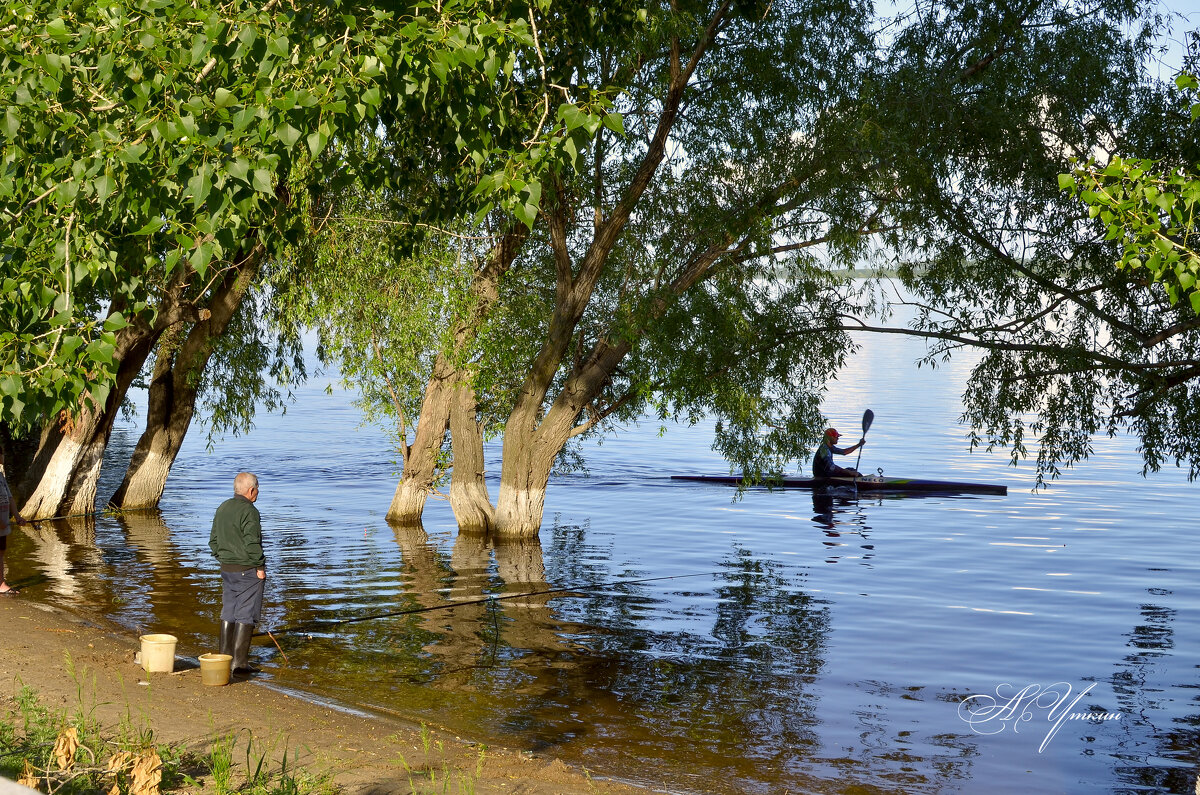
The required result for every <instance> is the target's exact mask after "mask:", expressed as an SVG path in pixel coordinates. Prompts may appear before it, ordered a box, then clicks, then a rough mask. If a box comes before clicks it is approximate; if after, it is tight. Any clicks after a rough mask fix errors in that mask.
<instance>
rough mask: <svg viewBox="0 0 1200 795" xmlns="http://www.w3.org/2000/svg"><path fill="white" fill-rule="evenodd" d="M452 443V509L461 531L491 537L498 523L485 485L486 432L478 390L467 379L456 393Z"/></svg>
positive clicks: (452, 418) (462, 380) (452, 414)
mask: <svg viewBox="0 0 1200 795" xmlns="http://www.w3.org/2000/svg"><path fill="white" fill-rule="evenodd" d="M450 440H451V444H452V446H453V452H454V467H453V469H452V470H451V472H450V507H451V508H452V509H453V510H454V518H455V519H456V520H457V521H458V529H459V530H460V531H461V532H467V533H488V532H490V531H491V530H492V528H493V527H494V525H495V522H496V514H495V511H494V510H493V509H492V501H491V498H490V497H489V496H488V490H487V483H486V482H485V481H484V470H485V467H484V461H483V428H482V425H481V424H480V422H479V417H478V404H477V401H476V397H475V390H474V389H473V388H472V387H471V385H470V384H469V383H465V379H460V382H459V383H458V384H457V386H456V387H455V389H454V395H453V406H452V408H451V411H450Z"/></svg>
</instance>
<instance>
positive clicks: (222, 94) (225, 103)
mask: <svg viewBox="0 0 1200 795" xmlns="http://www.w3.org/2000/svg"><path fill="white" fill-rule="evenodd" d="M236 101H237V96H236V95H235V94H234V93H233V92H232V91H230V90H229V89H227V88H218V89H217V90H216V92H214V94H213V104H214V105H216V106H217V107H218V108H228V107H229V106H230V105H232V104H234V102H236Z"/></svg>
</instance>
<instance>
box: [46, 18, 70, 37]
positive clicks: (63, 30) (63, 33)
mask: <svg viewBox="0 0 1200 795" xmlns="http://www.w3.org/2000/svg"><path fill="white" fill-rule="evenodd" d="M46 34H47V35H48V36H50V38H52V39H54V40H55V41H57V42H59V43H60V44H61V43H63V42H66V41H67V40H68V39H69V38H70V36H68V35H67V21H66V20H65V19H63V18H62V17H55V18H54V19H52V20H50V21H49V22H48V23H46Z"/></svg>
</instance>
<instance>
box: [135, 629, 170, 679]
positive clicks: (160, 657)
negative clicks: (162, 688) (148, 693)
mask: <svg viewBox="0 0 1200 795" xmlns="http://www.w3.org/2000/svg"><path fill="white" fill-rule="evenodd" d="M141 641H142V668H144V669H146V673H148V674H169V673H171V672H172V671H174V670H175V643H176V641H177V638H176V637H175V636H174V635H142V637H141Z"/></svg>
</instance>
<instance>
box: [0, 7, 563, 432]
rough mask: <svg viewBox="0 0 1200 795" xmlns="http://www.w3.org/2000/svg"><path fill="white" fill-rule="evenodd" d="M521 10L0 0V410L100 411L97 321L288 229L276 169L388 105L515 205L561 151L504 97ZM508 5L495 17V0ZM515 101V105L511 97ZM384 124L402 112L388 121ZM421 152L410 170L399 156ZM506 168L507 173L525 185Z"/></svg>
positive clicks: (522, 44) (276, 240)
mask: <svg viewBox="0 0 1200 795" xmlns="http://www.w3.org/2000/svg"><path fill="white" fill-rule="evenodd" d="M525 10H526V6H524V5H521V6H520V7H519V8H516V9H508V8H506V7H504V6H502V5H501V4H496V3H486V2H472V1H471V0H458V1H455V0H450V1H449V2H439V3H436V4H435V3H425V2H414V3H411V4H406V5H399V6H396V5H393V4H380V5H376V4H373V3H369V2H340V1H339V0H329V1H328V2H322V3H306V4H303V5H302V6H288V5H285V4H279V3H276V2H270V3H266V4H259V3H245V2H236V1H235V2H199V3H197V2H182V0H178V1H176V0H130V2H122V3H112V4H108V3H106V4H91V3H86V4H84V3H66V2H58V1H57V0H38V2H26V3H19V4H15V5H13V4H10V5H8V6H6V7H5V8H4V9H3V11H0V42H2V44H0V67H2V69H0V74H2V78H0V100H2V101H3V104H4V107H5V111H4V113H3V116H2V117H0V133H3V136H4V145H3V151H2V152H0V215H2V217H3V220H2V221H0V223H3V224H4V235H3V238H2V242H0V262H3V263H4V270H3V274H2V279H3V281H2V282H0V298H2V299H3V301H4V310H5V311H4V312H3V313H0V315H2V316H3V320H2V321H0V356H2V357H3V358H2V359H0V419H3V420H4V422H5V423H7V424H9V425H10V426H13V427H29V426H36V425H37V424H38V423H40V422H41V421H42V419H43V418H45V417H48V416H53V415H54V414H55V413H57V412H58V411H60V410H64V409H65V410H68V411H75V410H77V408H78V406H79V403H80V400H81V399H82V398H85V397H86V398H89V399H90V400H91V401H93V402H98V403H102V402H103V396H104V394H105V393H106V390H107V387H108V384H109V383H110V382H111V380H112V375H113V372H114V370H115V368H116V366H117V365H116V363H114V361H113V358H112V357H113V351H114V342H115V339H114V333H115V332H116V331H118V330H119V329H120V328H122V327H123V326H124V325H126V324H127V323H129V322H131V321H132V320H133V319H134V318H137V317H141V318H143V319H145V318H152V317H153V316H154V314H155V313H156V312H157V311H158V303H159V299H160V298H161V296H162V294H163V293H164V291H167V290H170V289H172V288H178V287H180V286H181V285H182V287H183V292H184V297H185V305H191V306H202V305H203V301H202V299H203V297H204V296H205V294H206V291H208V290H209V289H210V288H211V286H212V285H213V284H214V283H215V282H216V281H217V279H218V278H219V275H220V274H221V273H222V271H223V270H224V269H226V268H229V267H230V266H231V264H233V263H234V262H235V261H236V260H237V259H238V258H239V257H244V256H245V255H246V254H247V253H248V252H249V251H251V250H253V249H256V248H258V249H261V250H263V251H265V252H267V253H270V252H274V251H277V250H279V249H280V247H281V246H282V245H283V244H284V243H285V242H286V241H288V240H295V239H296V236H297V235H298V234H299V232H300V230H301V228H302V227H301V225H300V224H299V223H298V222H297V215H296V214H295V213H293V212H289V207H290V205H291V199H292V196H291V193H292V191H293V190H294V189H295V186H294V185H293V184H289V175H290V173H291V171H292V169H293V167H294V166H296V164H298V163H300V162H302V161H306V160H314V161H316V162H317V163H324V164H328V165H329V166H330V168H324V169H323V168H315V169H310V171H309V176H310V178H311V179H312V180H314V181H321V180H328V179H330V178H331V177H345V176H346V175H347V174H348V173H349V172H350V171H351V170H352V167H353V166H354V165H358V166H365V168H360V169H359V171H360V174H367V175H368V177H369V178H371V179H374V180H377V181H378V180H381V179H382V180H386V179H388V178H391V177H395V176H397V172H404V173H402V174H401V176H403V177H406V178H409V179H411V178H413V175H412V174H411V173H409V172H410V171H411V170H412V168H411V167H412V166H413V164H412V163H400V164H396V166H397V168H395V169H390V170H389V169H388V168H387V165H388V164H384V163H371V164H362V163H359V164H348V163H342V162H338V163H335V162H333V161H331V160H329V159H325V160H322V159H321V158H320V155H321V154H322V153H323V152H324V151H325V150H326V148H327V147H328V146H329V144H330V142H332V141H336V140H339V139H343V138H350V137H353V136H354V135H355V134H356V133H357V131H359V130H361V129H364V128H369V127H370V125H372V124H374V123H378V122H379V120H381V119H403V120H404V124H405V125H408V127H409V128H410V130H411V131H412V132H411V133H410V137H416V136H417V134H418V133H419V134H420V135H423V136H425V137H427V138H429V139H432V140H433V141H434V142H435V143H436V144H439V145H443V146H446V147H451V148H453V150H454V151H455V152H456V153H457V155H458V156H459V158H460V160H461V162H462V164H463V167H464V168H463V173H462V174H461V175H460V177H461V179H462V181H463V182H464V183H466V185H467V187H466V192H467V193H469V192H470V191H471V190H473V189H474V190H478V191H479V192H480V193H481V194H486V200H487V201H490V202H493V203H496V204H497V205H498V206H501V207H504V208H506V209H508V210H509V211H512V212H517V213H518V214H522V215H525V216H528V215H529V214H530V213H531V210H528V209H526V208H527V207H528V206H536V201H537V198H536V197H537V188H536V185H535V183H534V180H533V179H532V178H531V177H529V175H528V173H527V172H528V171H529V169H530V168H531V164H535V163H536V162H537V161H538V160H539V159H540V158H541V157H543V156H544V155H545V154H546V152H548V151H553V150H554V149H555V148H556V147H558V146H559V145H560V143H559V142H558V141H557V140H555V139H553V138H552V137H551V136H550V135H548V134H546V133H548V132H549V130H550V129H551V125H545V130H543V131H539V132H538V133H536V134H533V135H531V136H529V137H528V139H527V140H523V141H522V143H523V145H522V146H520V147H518V148H517V149H516V150H515V151H514V150H501V146H502V145H503V144H505V143H506V139H505V138H504V137H503V135H502V134H501V133H502V132H503V131H504V130H506V129H508V127H509V126H519V127H520V129H521V131H522V132H527V131H528V129H529V128H528V126H526V124H525V122H526V120H525V119H524V118H523V117H520V118H515V117H513V115H512V110H511V108H509V107H507V106H506V104H505V98H506V97H507V96H508V95H509V94H511V93H513V92H514V90H515V89H514V87H513V86H512V85H511V83H510V81H507V80H506V79H505V75H506V74H511V71H512V69H513V68H514V64H515V63H516V62H517V60H518V58H519V57H521V58H523V57H527V55H528V51H530V50H532V49H533V48H534V31H533V30H531V26H530V23H529V22H528V21H527V20H526V19H525V15H524V12H525ZM509 11H513V13H515V14H517V16H516V17H515V18H513V19H509V18H508V17H507V16H506V13H508V12H509ZM509 104H511V103H509ZM393 126H398V124H393ZM417 165H419V164H417ZM522 175H524V179H523V178H522Z"/></svg>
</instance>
